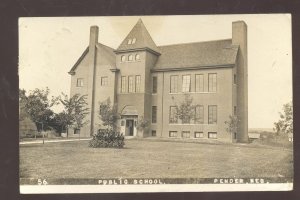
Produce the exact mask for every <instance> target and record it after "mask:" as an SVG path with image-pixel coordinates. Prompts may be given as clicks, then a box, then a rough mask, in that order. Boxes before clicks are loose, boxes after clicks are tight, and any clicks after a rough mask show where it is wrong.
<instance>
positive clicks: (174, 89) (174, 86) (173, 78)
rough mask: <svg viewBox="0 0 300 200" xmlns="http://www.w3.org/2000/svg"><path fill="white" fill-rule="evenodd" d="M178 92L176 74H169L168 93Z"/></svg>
mask: <svg viewBox="0 0 300 200" xmlns="http://www.w3.org/2000/svg"><path fill="white" fill-rule="evenodd" d="M177 92H178V76H176V75H173V76H170V93H177Z"/></svg>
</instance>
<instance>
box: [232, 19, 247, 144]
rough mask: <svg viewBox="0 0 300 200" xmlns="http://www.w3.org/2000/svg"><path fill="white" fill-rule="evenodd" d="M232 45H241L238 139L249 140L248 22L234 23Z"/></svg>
mask: <svg viewBox="0 0 300 200" xmlns="http://www.w3.org/2000/svg"><path fill="white" fill-rule="evenodd" d="M232 45H239V51H238V55H237V60H236V67H237V69H236V70H237V117H238V119H239V123H238V130H237V141H238V142H248V50H247V24H246V23H245V22H244V21H235V22H233V23H232Z"/></svg>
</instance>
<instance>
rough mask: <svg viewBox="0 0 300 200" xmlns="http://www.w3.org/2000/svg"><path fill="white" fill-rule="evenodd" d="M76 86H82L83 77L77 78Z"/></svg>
mask: <svg viewBox="0 0 300 200" xmlns="http://www.w3.org/2000/svg"><path fill="white" fill-rule="evenodd" d="M77 87H83V78H78V79H77Z"/></svg>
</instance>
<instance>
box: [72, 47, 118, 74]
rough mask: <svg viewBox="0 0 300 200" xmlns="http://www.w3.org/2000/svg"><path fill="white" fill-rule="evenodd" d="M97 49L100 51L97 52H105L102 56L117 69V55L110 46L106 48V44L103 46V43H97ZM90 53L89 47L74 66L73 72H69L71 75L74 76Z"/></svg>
mask: <svg viewBox="0 0 300 200" xmlns="http://www.w3.org/2000/svg"><path fill="white" fill-rule="evenodd" d="M96 47H97V49H98V51H97V52H99V51H100V53H101V51H102V52H104V54H102V55H105V56H106V58H107V59H108V60H109V62H110V64H111V66H112V68H115V67H116V55H115V53H114V49H113V48H111V47H109V46H106V45H104V44H101V43H97V44H96ZM88 52H89V47H87V48H86V49H85V50H84V52H83V53H82V54H81V56H80V57H79V59H78V60H77V61H76V63H75V64H74V66H73V67H72V68H71V70H70V71H69V72H68V73H69V74H71V75H72V74H74V73H75V70H76V68H77V67H78V65H79V64H80V63H81V61H82V60H83V59H84V58H85V56H86V55H87V54H88Z"/></svg>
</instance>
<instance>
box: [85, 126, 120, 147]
mask: <svg viewBox="0 0 300 200" xmlns="http://www.w3.org/2000/svg"><path fill="white" fill-rule="evenodd" d="M124 145H125V143H124V136H123V134H120V133H119V132H115V131H113V130H112V129H99V130H98V132H97V134H95V135H93V138H92V140H90V142H89V147H92V148H123V147H124Z"/></svg>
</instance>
